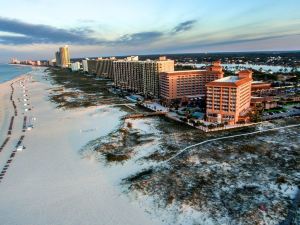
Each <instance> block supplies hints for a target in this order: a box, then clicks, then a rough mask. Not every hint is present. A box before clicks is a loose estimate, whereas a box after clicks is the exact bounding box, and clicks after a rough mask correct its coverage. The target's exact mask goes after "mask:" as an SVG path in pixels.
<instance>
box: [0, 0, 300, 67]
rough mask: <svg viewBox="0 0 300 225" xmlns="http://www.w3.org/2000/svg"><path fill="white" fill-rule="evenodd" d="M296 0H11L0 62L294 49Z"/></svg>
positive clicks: (298, 46) (1, 27) (4, 16)
mask: <svg viewBox="0 0 300 225" xmlns="http://www.w3.org/2000/svg"><path fill="white" fill-rule="evenodd" d="M299 8H300V1H299V0H251V1H250V0H247V1H246V0H184V1H183V0H172V1H167V0H151V1H144V0H126V1H124V0H109V1H108V0H105V1H104V0H84V1H74V0H59V1H53V0H52V1H50V0H26V1H24V0H9V1H2V2H1V6H0V62H7V61H8V60H9V59H10V58H11V57H17V58H19V59H33V60H38V59H52V58H54V52H55V51H56V50H57V48H58V47H60V46H63V45H66V44H68V45H69V46H70V53H71V57H73V58H75V57H97V56H99V57H100V56H114V55H116V56H119V55H141V54H166V53H198V52H200V53H201V52H224V51H226V52H236V51H269V50H270V51H272V50H300V13H299Z"/></svg>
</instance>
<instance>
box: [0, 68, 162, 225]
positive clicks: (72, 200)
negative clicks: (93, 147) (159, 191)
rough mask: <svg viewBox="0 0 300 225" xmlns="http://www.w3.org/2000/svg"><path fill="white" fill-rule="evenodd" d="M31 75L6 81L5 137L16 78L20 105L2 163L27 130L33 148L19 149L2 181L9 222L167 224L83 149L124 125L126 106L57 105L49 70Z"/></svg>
mask: <svg viewBox="0 0 300 225" xmlns="http://www.w3.org/2000/svg"><path fill="white" fill-rule="evenodd" d="M30 74H31V75H30V76H29V75H28V74H27V75H21V76H18V77H16V78H14V79H13V80H10V81H7V82H4V83H2V84H0V88H1V90H4V92H2V91H1V93H0V99H1V100H0V101H1V102H0V104H1V105H3V106H4V107H1V108H2V111H3V112H2V113H1V116H0V122H1V124H2V126H0V128H1V134H2V135H1V137H0V142H1V144H2V142H3V141H4V136H6V134H7V128H8V123H9V120H10V117H11V115H12V114H13V107H12V106H11V103H10V99H9V95H10V91H11V90H10V84H11V83H12V82H15V84H14V89H15V91H14V97H13V99H14V101H15V102H16V105H17V109H18V116H16V117H15V120H14V125H13V128H12V135H11V137H10V140H9V142H8V143H7V145H6V146H5V148H4V149H3V151H2V152H1V155H0V166H1V168H2V167H3V165H4V163H5V161H6V160H7V159H9V158H10V154H11V153H12V152H14V151H15V144H16V142H17V141H18V139H19V137H20V136H21V135H24V140H23V143H22V144H23V145H24V146H25V147H26V149H25V150H23V151H22V152H16V155H15V156H14V158H13V162H12V163H11V165H10V166H9V168H8V169H7V171H6V173H5V176H4V178H3V180H2V181H1V183H0V200H1V203H2V204H1V206H0V220H1V221H2V223H3V224H6V225H10V224H41V225H42V224H65V225H67V224H70V225H71V224H72V225H74V224H78V225H79V224H90V225H92V224H95V225H96V224H111V225H115V224H116V225H118V224H120V225H121V224H122V225H126V224H128V225H134V224H137V225H140V224H160V222H159V221H155V219H153V218H150V216H149V215H148V214H147V213H146V212H145V211H144V210H143V209H142V208H140V207H139V206H138V204H137V203H135V202H132V201H130V200H129V198H127V197H126V196H124V195H121V193H120V190H119V188H118V187H117V186H115V185H113V184H112V183H111V181H110V177H109V174H106V173H105V172H103V171H101V166H100V165H99V164H98V162H97V161H96V160H95V159H94V158H89V159H85V158H84V159H82V156H81V155H80V154H79V151H80V149H81V147H83V146H84V145H85V144H86V143H88V142H89V141H91V140H93V139H95V138H99V137H101V136H105V135H107V134H108V133H110V132H111V131H112V130H114V129H115V128H116V127H118V126H119V119H120V118H121V116H123V115H124V113H123V112H121V111H120V110H119V109H117V108H109V109H107V108H105V109H103V108H101V107H89V108H85V109H80V110H61V109H57V108H56V106H55V105H54V104H53V103H51V102H50V101H49V100H48V88H49V87H50V86H49V83H48V82H46V81H44V80H43V79H42V75H43V74H44V72H43V71H42V70H36V71H32V72H30ZM31 76H33V80H31V79H30V78H31ZM19 80H22V81H23V82H24V86H25V88H24V89H26V90H28V94H27V95H28V97H27V98H28V102H29V105H30V108H31V109H32V110H30V111H27V112H25V111H24V109H25V107H24V105H23V93H22V88H21V86H20V85H19V82H16V81H19ZM32 81H34V82H32ZM23 114H24V115H23ZM24 116H26V117H27V121H28V122H32V123H33V126H34V128H33V129H32V130H31V131H25V132H22V129H21V128H22V124H23V117H24ZM33 118H36V120H34V121H33ZM58 127H59V129H58ZM82 130H91V131H90V132H81V131H82ZM16 184H17V185H16ZM70 205H72V207H70ZM16 215H18V216H17V217H16Z"/></svg>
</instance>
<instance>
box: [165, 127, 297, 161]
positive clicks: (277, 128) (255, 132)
mask: <svg viewBox="0 0 300 225" xmlns="http://www.w3.org/2000/svg"><path fill="white" fill-rule="evenodd" d="M293 127H300V124H295V125H287V126H283V127H276V128H271V129H266V130H260V131H254V132H249V133H244V134H237V135H231V136H226V137H220V138H214V139H210V140H206V141H202V142H200V143H197V144H194V145H190V146H188V147H185V148H184V149H182V150H181V151H179V152H178V153H177V154H175V155H174V156H172V157H171V158H169V159H167V160H165V161H163V162H162V163H166V162H170V161H171V160H173V159H175V158H176V157H177V156H179V155H181V154H182V153H184V152H186V151H188V150H190V149H192V148H195V147H197V146H200V145H203V144H206V143H209V142H214V141H219V140H225V139H231V138H235V137H242V136H248V135H254V134H260V133H265V132H269V131H275V130H282V129H287V128H293Z"/></svg>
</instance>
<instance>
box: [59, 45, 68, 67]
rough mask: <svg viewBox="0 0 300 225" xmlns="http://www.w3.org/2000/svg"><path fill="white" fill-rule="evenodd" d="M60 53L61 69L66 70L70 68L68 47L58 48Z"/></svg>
mask: <svg viewBox="0 0 300 225" xmlns="http://www.w3.org/2000/svg"><path fill="white" fill-rule="evenodd" d="M59 53H60V63H61V67H62V68H67V67H69V66H70V53H69V46H68V45H65V46H64V47H60V48H59Z"/></svg>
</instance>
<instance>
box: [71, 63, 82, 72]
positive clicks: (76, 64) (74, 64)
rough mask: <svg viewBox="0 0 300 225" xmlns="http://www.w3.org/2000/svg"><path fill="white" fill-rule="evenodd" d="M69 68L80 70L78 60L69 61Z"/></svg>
mask: <svg viewBox="0 0 300 225" xmlns="http://www.w3.org/2000/svg"><path fill="white" fill-rule="evenodd" d="M71 70H72V71H79V70H80V62H75V63H71Z"/></svg>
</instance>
